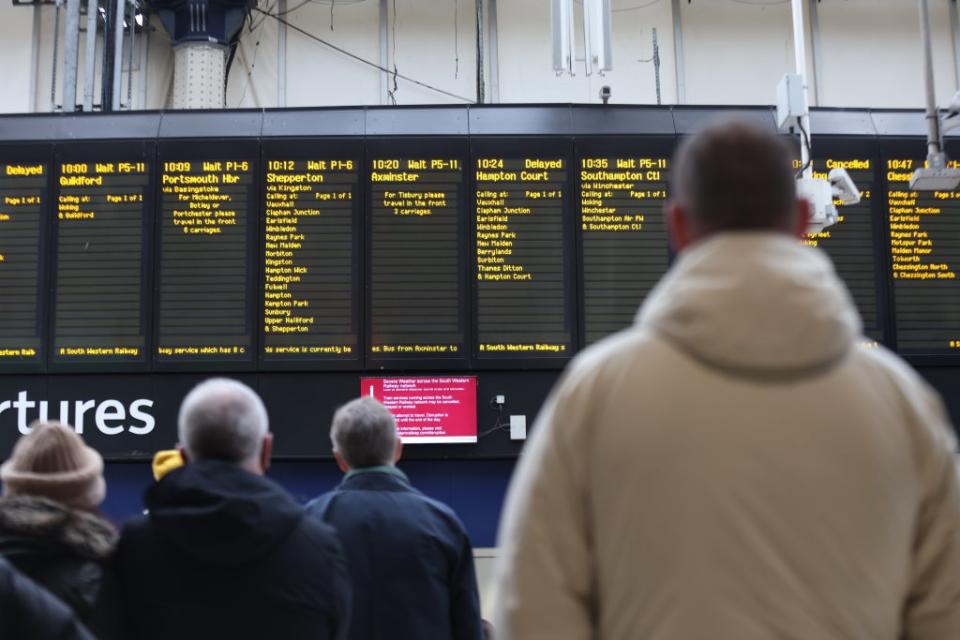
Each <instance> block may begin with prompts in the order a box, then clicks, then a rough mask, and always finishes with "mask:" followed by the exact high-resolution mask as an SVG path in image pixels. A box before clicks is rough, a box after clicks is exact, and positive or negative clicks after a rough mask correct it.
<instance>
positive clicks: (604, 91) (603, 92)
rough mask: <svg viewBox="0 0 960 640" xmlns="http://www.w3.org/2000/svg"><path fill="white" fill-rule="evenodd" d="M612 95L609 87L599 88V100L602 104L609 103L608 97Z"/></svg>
mask: <svg viewBox="0 0 960 640" xmlns="http://www.w3.org/2000/svg"><path fill="white" fill-rule="evenodd" d="M612 94H613V91H612V90H611V89H610V86H609V85H603V86H602V87H600V99H601V100H603V104H607V103H608V102H610V96H611V95H612Z"/></svg>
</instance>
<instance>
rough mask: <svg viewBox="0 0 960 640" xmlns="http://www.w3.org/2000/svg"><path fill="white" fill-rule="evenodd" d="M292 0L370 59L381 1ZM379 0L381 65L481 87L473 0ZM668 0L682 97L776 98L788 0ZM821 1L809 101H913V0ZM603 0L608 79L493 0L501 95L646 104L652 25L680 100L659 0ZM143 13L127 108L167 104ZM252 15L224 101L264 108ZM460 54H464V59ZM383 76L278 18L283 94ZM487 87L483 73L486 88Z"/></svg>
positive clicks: (337, 97)
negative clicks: (608, 34)
mask: <svg viewBox="0 0 960 640" xmlns="http://www.w3.org/2000/svg"><path fill="white" fill-rule="evenodd" d="M276 1H277V0H261V6H262V7H263V8H265V9H268V10H274V11H275V10H276ZM301 1H302V0H288V3H289V8H290V9H293V10H292V11H291V12H290V13H288V14H287V15H286V18H287V20H289V21H290V23H291V24H292V25H294V26H295V27H298V28H301V29H303V30H305V31H307V32H308V33H310V34H313V35H315V36H317V37H319V38H322V39H324V40H326V41H328V42H329V43H331V44H333V45H336V46H339V47H342V48H343V49H345V50H347V51H349V52H350V53H352V54H354V55H356V56H359V57H361V58H364V59H366V60H368V61H371V62H373V63H378V62H379V60H380V55H381V51H380V11H379V0H336V2H335V4H334V7H333V19H332V28H331V5H330V3H329V0H311V1H308V2H306V3H304V4H303V5H302V6H300V7H298V8H297V5H298V4H300V3H301ZM487 1H489V0H487ZM949 1H950V0H930V2H931V9H932V12H933V23H934V36H935V65H936V69H937V73H936V77H937V89H938V90H937V93H938V99H939V101H940V103H941V104H943V103H945V102H946V101H947V100H948V99H949V98H950V97H951V96H952V95H953V93H954V92H955V91H956V90H957V81H956V61H955V59H954V53H953V51H954V50H953V42H952V37H951V28H950V15H949V11H948V9H947V7H948V3H949ZM387 5H388V7H389V8H390V11H389V14H388V16H387V25H388V27H389V29H388V31H389V34H390V38H389V41H388V45H387V52H386V53H387V66H388V67H389V68H391V69H392V68H393V66H394V64H395V65H396V68H397V71H398V72H399V73H400V74H404V75H408V76H410V77H413V78H416V79H418V80H420V81H421V82H424V83H426V84H430V85H433V86H435V87H437V88H440V89H442V90H444V91H447V92H449V93H451V94H454V96H461V97H462V98H464V99H469V100H472V99H473V98H474V96H475V94H476V79H475V64H476V44H475V39H474V36H475V13H474V2H473V0H396V2H395V3H394V0H388V2H387ZM394 6H396V12H395V14H394V12H393V10H392V8H393V7H394ZM678 6H679V8H680V16H679V18H680V22H681V24H682V35H683V38H682V42H683V52H684V57H683V65H682V68H681V70H680V71H681V75H682V78H683V82H684V87H685V95H686V102H687V103H691V104H769V103H771V102H772V101H773V94H774V90H775V87H776V84H777V82H778V81H779V79H780V77H781V76H782V75H783V74H784V73H785V72H787V71H790V70H792V69H793V66H794V64H793V41H792V29H791V18H790V5H789V3H785V2H783V0H692V1H691V2H688V1H687V0H681V1H680V2H679V3H678ZM817 6H818V14H819V25H820V29H819V34H818V36H819V37H818V38H817V39H818V41H819V44H820V47H821V54H822V55H821V59H820V60H818V71H819V79H820V86H821V88H822V95H821V96H819V99H818V102H819V103H820V104H822V105H826V106H857V107H919V106H921V104H922V96H923V93H922V76H921V73H920V67H919V65H920V44H919V29H918V25H917V15H916V3H915V2H913V0H824V1H823V2H820V3H818V5H817ZM613 8H614V14H613V38H614V70H613V71H612V72H610V73H608V74H606V75H605V76H603V77H601V76H598V75H591V76H587V75H586V74H585V73H584V70H583V61H582V59H583V50H582V48H583V47H582V42H578V44H577V54H578V57H579V58H580V60H579V62H578V65H577V72H576V75H575V76H574V77H570V76H566V75H563V76H559V77H558V76H556V74H555V73H554V71H553V69H552V62H551V60H552V54H551V49H550V43H551V39H550V10H549V1H548V0H498V9H497V11H498V20H497V23H496V32H497V50H498V54H499V64H498V65H497V68H496V70H495V71H496V73H490V69H489V68H488V81H489V80H490V78H493V77H498V78H499V83H498V85H497V89H498V93H499V97H500V101H501V102H597V101H599V98H598V92H599V89H600V87H601V86H603V85H609V86H610V87H611V88H612V90H613V98H612V102H618V103H640V104H653V103H655V102H656V91H655V74H654V65H653V62H652V60H651V58H652V54H653V43H652V34H653V30H654V29H656V31H657V36H658V41H659V51H660V58H661V67H660V80H661V94H662V100H663V102H664V103H666V104H671V103H675V102H676V101H677V83H676V78H677V73H676V71H677V70H676V66H675V56H674V42H673V33H674V30H673V16H672V8H671V2H670V0H613ZM33 11H34V10H33V8H30V7H13V6H11V5H10V4H9V3H7V4H3V3H0V52H2V55H3V60H4V62H5V63H7V64H5V65H4V69H5V73H4V81H5V82H4V84H5V87H4V89H5V91H3V92H2V94H0V112H18V111H25V110H30V109H31V108H33V101H34V100H36V104H37V109H38V110H41V111H46V110H49V109H50V97H49V95H50V80H51V62H52V58H51V54H52V42H53V15H54V9H53V8H52V7H50V6H44V7H42V8H40V9H39V11H40V14H41V33H40V37H39V39H38V40H37V44H38V50H39V56H38V64H37V73H36V81H35V83H33V86H34V87H35V91H34V94H33V96H31V95H29V94H30V88H31V61H32V55H31V50H32V48H33V45H34V38H33V28H32V24H33V23H32V20H33V18H32V16H33ZM455 19H456V22H455ZM152 25H153V27H154V29H155V30H154V31H153V32H152V33H151V36H150V43H149V53H148V64H147V67H146V69H145V71H144V72H141V71H139V70H136V71H135V73H134V89H135V90H134V99H133V101H132V102H133V107H134V108H144V107H146V108H153V109H157V108H164V107H166V105H167V96H168V91H169V87H170V80H171V77H172V75H171V74H172V55H171V51H170V46H169V38H168V37H167V35H166V33H165V32H164V31H163V29H162V28H161V27H160V26H159V21H157V20H156V19H154V20H152ZM252 26H253V30H252V31H251V29H250V26H249V25H248V26H247V27H245V32H244V34H243V37H242V38H241V41H240V45H239V46H238V49H237V55H236V59H235V62H234V65H233V68H232V70H231V73H230V77H229V80H228V84H227V92H226V95H227V106H229V107H238V106H242V107H273V106H277V104H278V103H279V101H278V93H277V91H278V82H277V62H278V59H279V56H278V44H277V43H278V33H279V29H278V26H279V25H278V23H277V22H276V21H275V20H273V19H271V18H265V17H264V16H263V15H261V14H256V13H255V14H254V22H253V25H252ZM488 32H489V25H488ZM258 43H259V44H258ZM811 44H812V40H811ZM81 49H82V40H81ZM810 49H811V50H812V47H810ZM488 50H489V47H488ZM455 54H458V55H459V65H457V63H456V61H455ZM61 57H62V46H61ZM488 63H489V60H488ZM81 64H82V63H81ZM488 67H489V64H488ZM135 69H138V65H137V64H135ZM58 74H62V71H58ZM383 75H384V74H382V73H381V72H380V71H378V70H377V69H375V68H372V67H370V66H369V65H366V64H363V63H362V62H358V61H357V60H354V59H351V58H350V57H348V56H346V55H344V54H343V53H339V52H336V51H334V50H332V49H331V48H329V47H327V46H324V45H323V44H321V43H319V42H316V41H315V40H313V39H311V38H309V37H307V36H305V35H303V34H301V33H298V32H297V31H296V30H294V29H293V28H290V29H288V30H287V73H286V86H287V90H286V105H287V106H291V107H295V106H310V105H355V104H384V103H387V102H389V97H388V95H387V94H386V93H385V91H384V90H383V84H382V81H383ZM60 77H62V75H61V76H60ZM81 77H82V76H81ZM391 84H392V83H391ZM144 88H145V93H146V96H145V100H144V97H143V90H144ZM57 92H58V95H57V99H56V104H60V103H61V101H62V96H61V95H59V93H60V88H59V87H58V88H57ZM81 93H82V89H81ZM493 93H494V91H493V88H492V87H490V86H488V87H487V94H488V96H490V95H491V94H493ZM394 99H395V100H396V102H397V103H398V104H424V103H459V102H463V100H461V99H460V98H458V97H453V96H448V95H444V94H442V93H439V92H436V91H433V90H431V89H428V88H425V87H422V86H418V85H416V84H414V83H411V82H407V81H405V80H403V79H399V80H398V83H397V91H396V92H395V94H394ZM124 101H126V91H124Z"/></svg>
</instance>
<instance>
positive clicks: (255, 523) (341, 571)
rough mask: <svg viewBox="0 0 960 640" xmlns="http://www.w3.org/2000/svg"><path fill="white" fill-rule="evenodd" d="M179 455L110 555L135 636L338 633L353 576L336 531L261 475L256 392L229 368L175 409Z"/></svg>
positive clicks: (265, 445) (200, 639)
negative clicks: (114, 556) (229, 374)
mask: <svg viewBox="0 0 960 640" xmlns="http://www.w3.org/2000/svg"><path fill="white" fill-rule="evenodd" d="M179 436H180V442H181V445H182V447H183V453H184V457H185V459H186V460H187V464H186V465H185V466H183V467H182V468H179V469H175V470H173V471H171V472H169V473H168V474H166V475H165V476H164V477H163V478H162V479H161V480H160V481H159V482H157V483H156V484H154V485H152V486H150V487H149V488H148V489H147V492H146V495H145V498H144V500H145V505H146V507H147V509H148V513H147V515H145V516H142V517H139V518H136V519H134V520H131V521H130V522H128V523H127V524H126V526H125V527H124V529H123V532H122V534H121V538H120V545H119V551H118V556H119V557H118V562H119V567H120V578H121V585H122V587H123V590H124V595H125V603H126V610H127V616H128V623H129V631H130V635H129V637H130V638H132V639H146V640H152V639H154V638H156V639H157V640H160V639H163V640H169V639H170V638H177V639H178V640H192V639H196V640H215V639H218V638H223V639H230V640H244V639H248V638H249V639H250V640H266V639H268V638H269V639H273V638H277V639H278V640H279V639H283V640H300V639H307V638H309V639H316V640H327V639H338V640H339V639H342V638H345V637H346V631H347V625H348V622H349V616H350V614H349V604H350V581H349V575H348V573H347V567H346V562H345V559H344V557H343V552H342V551H341V549H340V545H339V543H338V542H337V539H336V534H335V533H334V531H333V530H332V529H331V528H330V527H328V526H326V525H324V524H323V523H322V522H318V521H316V520H315V519H313V518H307V517H305V516H304V510H303V508H302V507H301V506H300V505H299V504H298V503H297V502H296V501H294V500H293V498H292V497H290V496H289V495H288V494H287V493H286V492H285V491H284V490H283V489H282V488H281V487H280V486H279V485H277V484H275V483H274V482H272V481H270V480H268V479H266V478H264V477H263V474H264V473H265V471H266V468H267V465H268V461H269V459H270V449H271V436H270V434H269V433H268V431H267V412H266V409H265V408H264V406H263V403H262V402H261V400H260V398H259V397H258V396H257V395H256V394H255V393H254V392H253V391H252V390H251V389H250V388H248V387H246V386H245V385H243V384H241V383H239V382H236V381H233V380H226V379H214V380H208V381H206V382H204V383H201V384H200V385H198V386H197V387H196V388H194V389H193V391H191V392H190V393H189V394H188V395H187V397H186V398H185V399H184V401H183V404H182V406H181V408H180V416H179Z"/></svg>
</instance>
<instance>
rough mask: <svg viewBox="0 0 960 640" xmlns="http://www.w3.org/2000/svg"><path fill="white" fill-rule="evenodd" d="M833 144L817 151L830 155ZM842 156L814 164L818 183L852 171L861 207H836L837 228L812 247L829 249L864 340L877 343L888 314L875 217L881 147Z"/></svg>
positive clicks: (819, 236)
mask: <svg viewBox="0 0 960 640" xmlns="http://www.w3.org/2000/svg"><path fill="white" fill-rule="evenodd" d="M828 147H829V141H819V142H818V143H817V145H816V147H815V148H814V150H815V151H818V152H820V151H824V150H825V149H826V148H828ZM837 151H838V152H839V153H838V154H837V155H832V156H829V157H818V158H815V159H814V161H813V171H814V177H815V178H822V179H824V180H826V179H827V176H828V175H829V172H830V170H831V169H846V170H847V173H849V174H850V178H851V179H852V180H853V182H854V184H856V185H857V188H858V189H860V202H859V203H858V204H854V205H847V206H844V205H842V204H841V203H840V202H839V201H837V202H836V204H837V209H838V220H837V223H836V224H834V225H833V226H831V227H827V228H826V229H824V230H823V231H821V232H820V233H817V234H815V235H812V236H807V239H806V241H805V243H806V244H808V245H810V246H814V247H819V248H820V249H823V250H824V251H825V252H826V253H827V255H829V256H830V259H831V260H832V261H833V264H834V267H835V268H836V270H837V275H839V276H840V279H841V280H843V282H844V283H845V284H846V285H847V288H848V289H849V290H850V294H851V296H852V297H853V300H854V302H855V303H856V305H857V310H858V311H859V312H860V317H861V318H862V319H863V331H864V335H865V336H866V337H867V338H869V339H870V340H873V341H875V342H883V341H884V339H885V336H884V331H883V321H882V319H881V314H880V309H882V290H883V279H882V273H883V271H882V267H881V264H880V259H879V251H877V247H878V246H880V244H879V243H880V238H879V234H878V229H879V224H878V218H877V216H875V215H874V197H873V196H874V194H873V190H874V183H875V180H876V177H877V172H876V162H877V160H876V157H875V147H874V146H873V145H870V146H869V149H868V150H867V151H866V152H864V153H860V154H859V155H853V154H850V153H849V149H847V153H844V152H843V150H841V149H837Z"/></svg>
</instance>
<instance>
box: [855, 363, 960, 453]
mask: <svg viewBox="0 0 960 640" xmlns="http://www.w3.org/2000/svg"><path fill="white" fill-rule="evenodd" d="M854 357H855V362H856V364H857V365H858V367H859V368H862V369H865V371H864V373H867V372H869V373H870V374H872V375H873V376H874V377H875V380H876V381H877V383H878V384H884V386H885V389H884V391H886V392H887V394H888V397H890V398H891V399H895V400H896V402H897V403H898V404H899V405H900V408H901V411H902V415H903V417H904V418H905V422H906V423H907V426H908V427H909V428H911V431H912V435H913V437H914V439H915V440H916V439H917V438H918V437H919V438H922V439H923V441H924V442H926V443H927V444H928V445H933V446H935V447H936V448H946V449H948V450H949V451H950V452H953V451H955V450H956V438H955V436H954V430H953V428H952V426H951V423H950V418H949V417H948V414H947V410H946V407H945V406H944V404H943V400H942V398H941V397H940V394H939V393H937V391H936V390H935V389H934V388H933V387H932V386H930V384H929V383H928V382H927V381H926V380H924V379H923V377H921V376H920V374H919V373H917V371H916V370H914V369H913V368H912V367H911V366H910V365H908V364H907V363H906V362H904V361H903V360H902V359H901V358H900V357H899V356H897V355H895V354H894V353H892V352H890V351H889V350H887V349H886V348H884V347H877V348H869V349H868V348H859V350H858V351H857V352H856V353H855V355H854Z"/></svg>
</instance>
